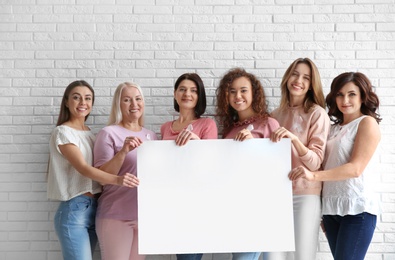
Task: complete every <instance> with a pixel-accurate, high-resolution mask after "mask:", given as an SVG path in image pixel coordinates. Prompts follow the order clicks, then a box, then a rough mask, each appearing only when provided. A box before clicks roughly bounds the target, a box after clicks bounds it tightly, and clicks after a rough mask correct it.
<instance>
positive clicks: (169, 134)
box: [160, 117, 218, 140]
mask: <svg viewBox="0 0 395 260" xmlns="http://www.w3.org/2000/svg"><path fill="white" fill-rule="evenodd" d="M173 122H174V121H169V122H166V123H164V124H163V125H162V126H161V128H160V133H161V135H162V140H176V138H177V136H178V134H179V133H180V132H175V131H174V130H173V128H172V125H173ZM191 125H192V127H193V130H192V132H193V133H194V134H196V135H197V136H199V138H200V139H217V138H218V129H217V124H216V123H215V121H214V120H212V119H211V118H203V117H201V118H199V119H197V120H196V121H194V122H193V123H192V124H191Z"/></svg>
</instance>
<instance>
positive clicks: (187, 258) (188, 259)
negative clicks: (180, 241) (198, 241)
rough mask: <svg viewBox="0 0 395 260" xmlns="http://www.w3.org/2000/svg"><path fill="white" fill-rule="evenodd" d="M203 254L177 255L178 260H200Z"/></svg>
mask: <svg viewBox="0 0 395 260" xmlns="http://www.w3.org/2000/svg"><path fill="white" fill-rule="evenodd" d="M202 256H203V254H177V260H200V259H202Z"/></svg>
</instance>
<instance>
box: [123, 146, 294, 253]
mask: <svg viewBox="0 0 395 260" xmlns="http://www.w3.org/2000/svg"><path fill="white" fill-rule="evenodd" d="M137 158H138V163H137V166H138V177H139V179H140V186H139V187H138V210H139V212H138V217H139V253H140V254H175V253H219V252H262V251H294V229H293V209H292V182H291V181H290V180H289V179H288V177H287V176H288V173H289V171H290V170H291V143H290V140H289V139H283V140H282V141H280V142H278V143H273V142H271V141H270V140H269V139H250V140H246V141H244V142H238V141H234V140H200V141H193V140H191V141H189V142H188V143H187V145H185V146H181V147H180V146H176V145H175V142H174V141H149V142H145V143H144V144H143V145H142V146H140V147H139V148H138V157H137ZM125 206H126V205H125Z"/></svg>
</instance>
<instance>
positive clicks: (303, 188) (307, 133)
mask: <svg viewBox="0 0 395 260" xmlns="http://www.w3.org/2000/svg"><path fill="white" fill-rule="evenodd" d="M271 115H272V116H273V117H274V118H276V119H277V121H278V122H279V123H280V126H281V127H280V128H279V129H277V130H276V131H274V132H273V133H272V136H271V140H272V141H273V142H278V141H279V140H281V139H282V138H290V139H291V143H292V157H291V158H292V169H293V168H296V167H298V166H301V165H303V166H305V167H306V168H308V169H310V170H312V171H315V170H318V169H320V168H321V164H322V162H323V159H324V153H325V147H326V140H327V137H328V133H329V127H330V122H329V117H328V115H327V113H326V111H325V98H324V94H323V90H322V84H321V78H320V74H319V72H318V69H317V67H316V65H315V64H314V62H313V61H312V60H310V59H309V58H299V59H296V60H295V61H294V62H292V64H291V65H290V66H289V67H288V69H287V70H286V72H285V74H284V76H283V78H282V81H281V103H280V107H279V108H277V109H275V110H274V111H273V112H272V113H271ZM321 189H322V182H320V181H309V180H305V179H300V180H295V181H293V182H292V190H293V206H294V207H293V209H294V232H295V252H281V253H279V252H273V253H265V254H264V259H269V260H274V259H276V260H277V259H294V260H315V257H316V252H317V245H318V231H319V226H320V221H321V197H320V195H321Z"/></svg>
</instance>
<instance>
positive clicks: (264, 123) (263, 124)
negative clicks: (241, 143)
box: [224, 117, 280, 139]
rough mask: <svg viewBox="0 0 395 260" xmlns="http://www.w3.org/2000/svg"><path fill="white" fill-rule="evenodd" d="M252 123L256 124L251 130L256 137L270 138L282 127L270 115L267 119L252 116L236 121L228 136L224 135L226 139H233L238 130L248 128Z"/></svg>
mask: <svg viewBox="0 0 395 260" xmlns="http://www.w3.org/2000/svg"><path fill="white" fill-rule="evenodd" d="M250 124H252V125H253V126H254V129H253V130H252V131H251V134H252V136H253V137H254V138H269V137H270V135H271V133H272V132H273V131H275V130H277V129H278V128H279V127H280V125H279V123H278V122H277V120H276V119H274V118H272V117H268V118H267V119H262V118H251V119H248V120H246V121H243V122H241V123H236V124H235V125H234V126H233V128H232V129H231V130H230V131H229V132H228V133H227V134H226V136H224V139H233V138H234V137H235V136H236V134H237V133H238V132H240V131H241V130H243V129H245V128H247V127H248V125H250Z"/></svg>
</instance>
